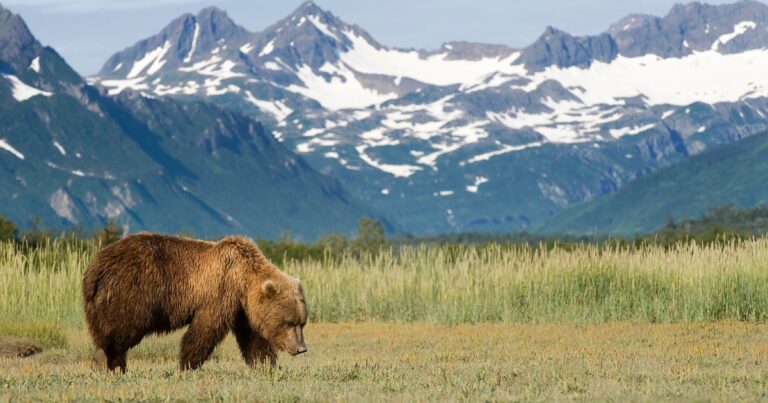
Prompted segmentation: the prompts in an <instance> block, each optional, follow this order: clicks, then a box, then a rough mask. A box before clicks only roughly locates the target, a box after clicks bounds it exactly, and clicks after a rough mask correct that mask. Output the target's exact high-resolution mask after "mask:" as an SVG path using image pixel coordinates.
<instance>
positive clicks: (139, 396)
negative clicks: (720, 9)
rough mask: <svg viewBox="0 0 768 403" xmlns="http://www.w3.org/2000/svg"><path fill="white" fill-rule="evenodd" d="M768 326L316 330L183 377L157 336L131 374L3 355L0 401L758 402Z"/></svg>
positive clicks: (76, 353) (135, 358) (75, 339)
mask: <svg viewBox="0 0 768 403" xmlns="http://www.w3.org/2000/svg"><path fill="white" fill-rule="evenodd" d="M767 331H768V326H765V325H754V324H744V323H717V324H688V325H685V324H682V325H681V324H665V325H648V324H629V323H614V324H601V325H589V326H576V325H554V324H546V325H545V324H542V325H507V324H505V325H460V326H455V327H449V326H443V325H424V324H410V325H398V324H382V323H378V324H375V323H355V324H318V325H310V326H308V327H307V337H308V343H309V347H310V352H309V353H308V354H306V355H304V356H300V357H297V358H291V357H287V356H281V357H280V362H281V368H279V369H276V370H273V371H268V370H263V369H259V370H251V369H248V368H247V367H246V366H245V364H243V363H242V361H241V360H240V358H239V357H238V353H237V351H236V348H235V345H234V343H233V341H232V340H231V339H228V340H227V341H226V342H225V343H224V344H223V345H222V346H221V347H220V348H219V350H218V351H217V354H216V358H215V359H214V360H213V361H211V362H209V363H207V364H206V365H205V366H204V367H203V369H201V370H200V371H197V372H191V373H179V372H178V371H177V369H176V357H177V353H176V343H177V341H178V335H173V336H167V337H163V338H151V339H149V340H147V341H145V342H144V343H143V344H142V345H140V346H139V347H138V348H137V349H136V350H135V351H133V352H131V353H130V356H129V364H128V365H129V373H128V374H127V375H124V376H121V375H110V374H106V373H103V372H100V371H94V370H93V369H92V368H91V366H90V365H91V364H90V363H89V358H90V351H91V350H90V346H89V345H88V340H87V337H85V335H84V334H83V333H82V332H73V333H72V334H71V335H70V347H69V348H68V349H56V350H49V351H46V352H44V353H42V354H40V355H37V356H33V357H30V358H26V359H14V360H7V359H6V360H0V400H3V401H5V400H10V401H16V400H38V399H41V400H57V401H59V400H111V401H121V400H210V401H233V400H257V401H262V400H266V401H297V400H320V401H381V400H401V401H402V400H407V401H427V400H430V401H456V400H471V401H483V400H504V401H508V400H540V401H541V400H544V401H549V400H584V399H586V400H614V401H615V400H622V401H624V400H642V401H658V400H699V399H703V400H716V401H717V400H719V401H737V400H763V399H766V398H768V372H766V366H765V362H766V359H768V332H767Z"/></svg>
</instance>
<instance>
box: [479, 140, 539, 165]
mask: <svg viewBox="0 0 768 403" xmlns="http://www.w3.org/2000/svg"><path fill="white" fill-rule="evenodd" d="M542 145H544V143H543V142H541V141H537V142H534V143H529V144H523V145H517V146H510V145H505V146H503V147H502V148H501V149H499V150H496V151H491V152H488V153H485V154H480V155H477V156H475V157H472V158H470V159H469V160H468V161H467V163H469V164H475V163H478V162H480V161H488V160H489V159H491V158H493V157H497V156H499V155H503V154H509V153H512V152H516V151H523V150H526V149H528V148H534V147H541V146H542Z"/></svg>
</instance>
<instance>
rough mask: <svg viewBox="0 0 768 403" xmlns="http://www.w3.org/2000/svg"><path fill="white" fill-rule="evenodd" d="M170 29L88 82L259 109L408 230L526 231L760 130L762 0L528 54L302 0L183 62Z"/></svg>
mask: <svg viewBox="0 0 768 403" xmlns="http://www.w3.org/2000/svg"><path fill="white" fill-rule="evenodd" d="M210 12H211V10H204V11H203V12H201V14H200V15H198V16H197V17H196V18H197V19H198V20H200V19H202V18H203V17H204V14H205V13H210ZM218 14H220V15H222V14H223V13H222V12H219V13H218ZM222 18H224V17H222ZM226 25H229V26H234V25H236V24H235V23H234V22H231V21H230V22H227V23H226ZM173 26H174V24H171V26H169V28H168V29H166V30H164V31H163V33H161V34H160V35H159V36H157V37H155V38H149V39H147V40H145V41H142V42H139V44H137V45H136V46H134V47H132V48H129V49H128V50H126V51H124V52H121V53H120V54H118V55H117V56H116V57H114V58H113V59H110V61H109V62H108V63H107V64H106V65H105V68H104V69H103V71H102V72H101V73H100V75H99V76H98V77H94V78H92V79H93V81H94V82H98V83H99V84H100V85H103V86H104V87H106V88H108V89H109V91H110V92H111V93H115V94H116V93H119V92H121V91H123V90H125V89H129V88H133V89H135V90H137V91H141V92H143V93H146V94H148V95H151V96H169V97H175V98H178V99H181V100H184V101H188V100H193V99H197V100H199V99H204V100H205V101H207V102H212V103H215V104H216V105H219V106H221V107H223V108H226V109H230V110H235V111H238V112H241V113H245V114H248V115H250V116H252V117H256V118H258V119H262V120H263V121H265V122H266V124H267V127H268V129H269V130H270V131H272V132H273V133H274V135H275V137H276V138H278V139H279V140H280V141H282V142H283V143H284V144H285V145H286V146H288V147H289V148H291V149H292V150H294V151H296V152H297V153H299V154H300V155H302V157H304V158H305V159H306V161H307V162H308V163H309V164H310V165H311V166H312V167H314V168H315V169H317V170H318V171H320V172H322V173H324V174H327V175H330V176H332V177H335V178H338V179H339V180H340V181H341V183H342V185H343V186H344V187H345V188H346V189H349V190H350V192H351V193H352V194H354V195H355V197H357V198H359V199H361V200H363V201H364V202H366V203H369V204H371V205H373V206H374V207H376V208H377V209H379V210H381V211H383V212H385V213H386V214H388V215H391V216H392V217H395V218H396V219H397V221H398V223H400V224H401V225H402V227H403V228H404V229H405V230H406V231H409V232H412V233H415V234H435V233H444V232H454V231H493V232H496V231H514V230H522V229H529V228H531V227H532V226H534V225H537V224H539V223H541V222H544V221H546V220H548V219H549V218H551V217H552V216H554V215H556V214H557V213H558V212H559V211H562V210H563V209H566V208H568V207H569V206H571V205H574V204H579V203H583V202H586V201H590V200H593V199H595V198H598V197H600V196H603V195H605V194H609V193H611V192H613V191H615V190H617V189H619V188H621V187H622V186H624V185H625V184H627V183H629V182H631V181H632V180H634V179H635V178H638V177H641V176H643V175H646V174H647V173H649V172H653V171H655V170H658V169H663V168H665V167H667V166H669V165H671V164H673V163H676V162H678V161H680V160H683V159H685V158H688V157H689V156H691V155H695V154H698V153H700V152H703V151H704V150H706V149H711V148H715V147H717V146H720V145H722V144H727V143H730V142H733V141H738V140H740V139H743V138H745V137H748V136H750V135H753V134H755V133H759V132H762V131H765V130H768V102H766V100H768V76H766V75H765V74H763V71H762V66H764V65H766V64H768V50H766V48H768V6H766V5H764V4H762V3H759V2H753V1H741V2H738V3H734V4H726V5H718V6H709V5H705V4H700V3H691V4H688V5H682V6H676V7H674V8H673V9H672V10H671V11H670V13H669V14H668V15H667V16H665V17H651V16H638V15H634V16H629V17H627V18H626V19H624V20H622V21H619V22H618V23H617V24H614V25H613V26H611V27H610V28H609V29H608V30H607V31H606V32H604V33H601V34H598V35H594V36H584V37H576V36H573V35H570V34H568V33H566V32H563V31H561V30H558V29H556V28H553V27H549V28H547V29H546V30H545V32H544V33H543V34H542V35H541V36H540V37H539V38H538V39H536V41H535V42H534V43H533V44H531V45H530V46H528V47H526V48H524V49H512V48H509V47H505V46H499V45H495V46H494V45H483V44H471V43H462V42H458V43H447V44H445V45H443V46H442V47H441V48H440V49H437V50H434V51H427V50H412V49H396V48H391V47H387V46H385V45H383V44H381V43H379V42H377V41H376V40H375V39H374V38H372V37H371V35H369V34H368V33H366V32H365V31H364V30H363V29H362V28H360V27H357V26H355V25H351V24H348V23H346V22H344V21H342V20H340V19H339V18H338V17H336V16H334V15H333V14H332V13H330V12H328V11H325V10H323V9H321V8H319V7H318V6H316V5H315V4H313V3H312V2H305V3H304V4H302V5H301V6H300V7H299V8H298V9H297V10H296V11H295V12H294V13H292V14H291V15H289V16H287V17H286V18H284V19H282V20H281V21H279V22H277V23H276V24H274V25H272V26H270V27H267V28H266V29H265V30H263V31H261V32H259V33H253V34H250V35H248V36H247V38H244V39H243V37H238V38H239V39H238V38H234V37H232V38H230V37H228V38H223V39H217V38H218V37H213V38H212V39H206V41H208V43H213V42H216V43H217V44H218V46H216V47H215V48H213V49H212V50H210V51H208V52H207V53H206V52H205V51H196V52H194V53H193V54H192V56H191V57H190V58H188V59H186V60H181V62H179V60H180V58H179V57H175V56H174V57H173V58H171V57H170V56H164V55H165V53H164V52H165V51H164V47H163V46H164V45H162V44H164V43H165V42H164V41H166V38H167V36H168V35H167V32H177V31H178V30H174V29H172V27H173ZM187 31H189V29H188V30H187ZM201 32H202V31H201ZM201 35H203V34H201ZM187 37H189V33H187V34H184V35H181V34H180V35H178V36H177V38H178V39H172V40H170V43H171V44H175V43H186V41H187V39H183V38H187ZM200 38H202V37H200ZM199 40H202V39H199ZM220 40H223V41H222V42H220V43H219V41H220ZM143 43H152V46H143V45H142V44H143ZM174 46H175V45H174ZM174 46H171V48H174ZM182 49H183V51H182V52H181V53H182V54H183V53H184V51H186V50H187V49H188V47H182ZM178 63H181V65H179V64H178ZM118 64H122V65H123V67H122V69H118V70H117V71H115V66H116V65H118ZM147 66H155V67H156V68H151V67H147ZM134 70H136V71H141V73H140V74H138V75H135V76H134V75H131V74H130V71H134Z"/></svg>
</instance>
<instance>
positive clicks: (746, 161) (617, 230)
mask: <svg viewBox="0 0 768 403" xmlns="http://www.w3.org/2000/svg"><path fill="white" fill-rule="evenodd" d="M766 155H768V133H763V134H758V135H755V136H752V137H750V138H747V139H744V140H742V141H739V142H736V143H733V144H728V145H725V146H722V147H720V148H717V149H715V150H712V151H708V152H705V153H702V154H700V155H696V156H694V157H691V158H690V159H687V160H685V161H682V162H680V163H678V164H676V165H673V166H672V167H669V168H667V169H664V170H661V171H659V172H656V173H653V174H650V175H648V176H647V177H643V178H640V179H638V180H636V181H634V182H632V183H630V184H628V185H626V186H625V187H624V188H622V189H621V190H619V191H618V192H616V193H614V194H611V195H608V196H605V197H603V198H600V199H597V200H595V201H593V202H591V203H586V204H583V205H579V206H575V207H573V208H570V209H568V210H566V211H564V212H563V213H561V214H560V215H558V216H556V217H555V218H554V219H552V220H551V221H550V222H549V223H547V224H545V225H543V226H541V227H540V228H539V230H541V231H542V232H547V233H558V232H559V233H571V234H589V233H594V232H598V233H611V234H622V235H632V234H639V233H649V232H651V231H654V230H656V229H658V228H660V227H661V226H663V225H664V224H665V222H666V221H667V219H668V217H672V218H674V219H675V220H680V219H683V218H695V217H699V216H701V215H702V214H704V213H705V212H706V211H707V210H708V209H709V208H711V207H716V206H721V205H726V204H733V205H735V206H737V207H754V206H757V205H759V204H761V203H768V187H766V186H764V185H765V184H766V183H768V160H766V158H765V157H766Z"/></svg>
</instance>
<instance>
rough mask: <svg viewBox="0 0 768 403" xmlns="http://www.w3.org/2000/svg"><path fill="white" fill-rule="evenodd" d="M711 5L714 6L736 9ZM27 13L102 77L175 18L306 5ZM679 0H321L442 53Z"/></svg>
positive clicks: (188, 4)
mask: <svg viewBox="0 0 768 403" xmlns="http://www.w3.org/2000/svg"><path fill="white" fill-rule="evenodd" d="M733 1H735V0H731V1H721V0H711V1H708V2H709V3H718V4H719V3H730V2H733ZM0 2H2V4H3V5H4V6H5V7H8V8H10V9H11V10H12V11H14V12H16V13H18V14H21V15H22V17H24V19H25V20H26V21H27V24H28V25H29V26H30V28H31V29H32V32H33V33H34V34H35V35H36V36H37V37H38V39H40V40H41V41H42V42H43V43H44V44H46V45H50V46H53V47H54V48H56V50H58V51H59V53H61V54H62V55H63V56H64V57H65V58H66V59H67V61H69V63H71V64H72V65H73V66H74V67H75V69H77V70H78V71H79V72H80V73H81V74H84V75H89V74H93V73H95V72H97V71H98V70H99V69H100V68H101V65H102V64H103V63H104V62H105V61H106V60H107V58H108V57H109V56H110V55H112V54H113V53H115V52H116V51H119V50H122V49H123V48H125V47H127V46H130V45H132V44H134V43H136V42H137V41H138V40H140V39H143V38H145V37H147V36H150V35H154V34H156V33H157V32H159V31H160V30H161V29H162V28H163V27H164V26H165V25H167V24H168V23H169V22H170V21H171V20H172V19H173V18H175V17H177V16H179V15H181V14H183V13H187V12H191V13H197V11H199V10H200V9H201V8H203V7H206V6H209V5H216V6H218V7H220V8H223V9H225V10H227V11H228V12H229V15H230V16H231V17H232V18H233V19H234V20H235V21H236V22H237V23H238V24H240V25H242V26H244V27H245V28H247V29H248V30H250V31H260V30H262V29H264V28H265V27H266V26H268V25H270V24H271V23H274V22H276V21H277V20H278V19H280V18H282V17H284V16H286V15H287V14H289V13H291V12H292V11H293V10H294V9H295V8H296V7H298V6H299V5H300V4H301V0H202V1H200V0H0ZM677 2H679V1H675V0H386V1H382V0H317V1H316V3H317V4H318V5H319V6H321V7H323V8H324V9H326V10H330V11H331V12H333V13H334V14H336V15H337V16H339V17H341V18H342V19H343V20H345V21H346V22H348V23H352V24H357V25H359V26H361V27H362V28H364V29H365V30H367V31H368V32H369V33H370V34H371V35H373V37H374V38H376V39H377V40H378V41H379V42H381V43H383V44H385V45H390V46H398V47H414V48H426V49H432V48H437V47H439V46H440V44H442V43H443V42H447V41H451V40H469V41H478V42H487V43H500V44H505V45H510V46H515V47H521V46H525V45H528V44H530V43H531V42H533V41H534V40H535V39H536V38H537V37H538V36H539V35H540V34H541V33H542V32H543V30H544V28H545V27H546V26H547V25H553V26H556V27H558V28H560V29H563V30H565V31H568V32H571V33H573V34H594V33H599V32H602V31H604V30H605V29H607V28H608V26H609V25H610V24H611V23H613V22H615V21H617V20H618V19H620V18H622V17H624V16H625V15H627V14H630V13H646V14H653V15H665V14H666V13H667V12H668V11H669V10H670V8H671V7H672V5H674V4H675V3H677Z"/></svg>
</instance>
